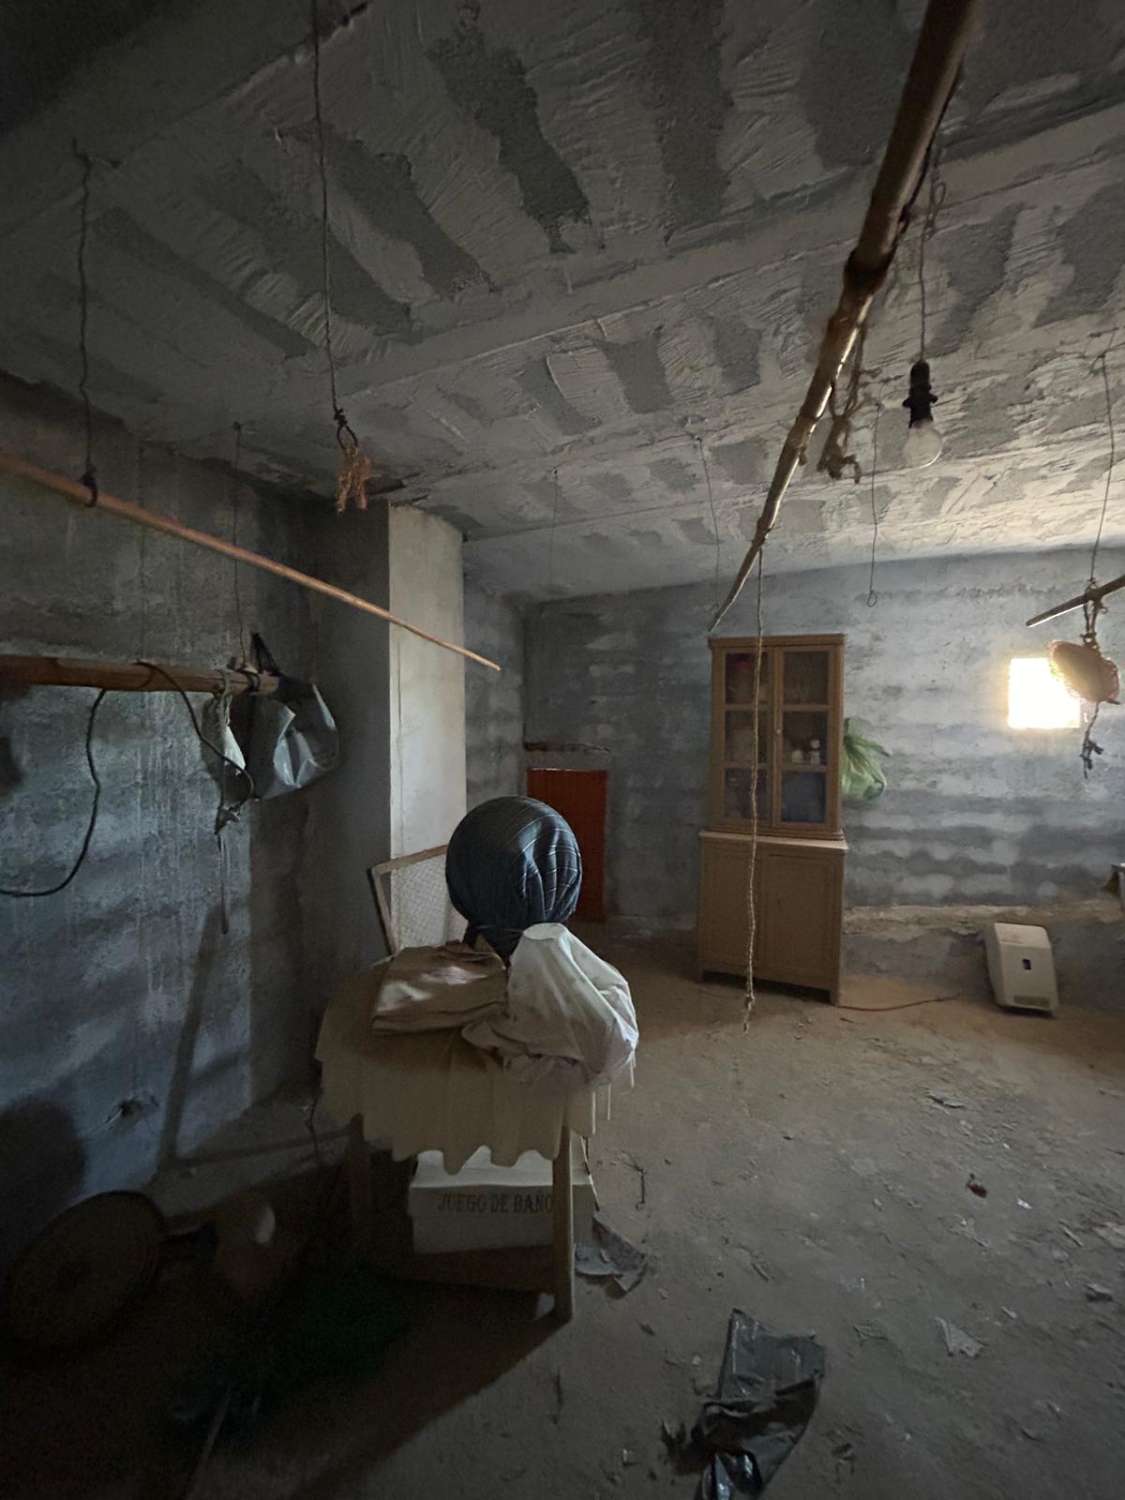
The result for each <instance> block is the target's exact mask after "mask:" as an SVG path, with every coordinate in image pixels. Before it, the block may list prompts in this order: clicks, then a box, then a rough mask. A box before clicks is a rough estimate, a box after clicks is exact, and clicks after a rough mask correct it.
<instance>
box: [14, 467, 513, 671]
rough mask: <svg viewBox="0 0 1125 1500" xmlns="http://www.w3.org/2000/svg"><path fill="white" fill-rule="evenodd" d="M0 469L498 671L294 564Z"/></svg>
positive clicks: (67, 482) (63, 485)
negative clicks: (375, 617)
mask: <svg viewBox="0 0 1125 1500" xmlns="http://www.w3.org/2000/svg"><path fill="white" fill-rule="evenodd" d="M0 472H4V473H8V474H17V475H19V477H20V478H21V479H30V480H31V481H32V482H33V483H34V484H38V485H41V486H42V487H43V488H44V489H47V490H53V491H54V492H55V494H57V495H62V496H63V498H64V499H66V500H70V501H71V502H73V503H74V504H75V505H80V506H82V507H83V508H84V509H91V510H102V511H108V512H109V514H110V515H114V516H121V517H122V518H123V519H124V520H126V521H135V522H136V523H137V525H138V526H147V527H148V528H149V529H150V530H152V531H163V532H165V533H166V534H167V535H168V536H175V537H179V539H180V541H182V542H190V543H191V544H192V545H193V546H195V547H206V548H207V550H208V551H209V552H220V553H222V555H223V556H224V557H231V558H234V560H235V561H236V562H241V563H245V564H246V565H247V567H250V568H260V569H261V571H262V572H263V573H272V574H273V575H274V576H275V577H276V578H286V579H288V580H289V582H290V583H296V584H300V586H301V587H302V588H304V589H311V590H312V592H313V593H315V594H324V595H325V596H326V597H327V598H329V599H335V600H337V601H338V602H339V603H340V604H347V605H350V606H351V608H352V609H359V610H362V611H363V612H364V613H365V614H369V615H377V616H378V618H379V619H380V620H386V621H387V623H388V624H389V625H397V626H398V628H399V629H400V630H408V631H409V632H410V634H411V635H416V636H418V637H419V638H420V639H421V640H423V641H429V642H430V643H431V645H434V646H440V647H441V648H442V650H443V651H452V652H454V653H455V654H456V655H457V656H463V657H465V659H466V660H467V661H475V662H479V664H480V665H481V666H482V667H491V669H492V671H494V672H499V671H500V664H499V662H494V661H490V660H489V658H488V657H487V656H478V655H477V653H476V652H475V651H470V650H469V649H468V647H467V646H457V645H454V643H453V642H452V641H443V640H442V638H441V637H440V636H437V635H431V634H430V633H429V631H426V630H420V629H419V628H418V626H417V625H409V624H407V622H406V621H405V620H400V619H399V617H398V616H397V615H392V614H391V612H390V610H386V609H383V608H382V607H381V606H380V605H378V604H372V603H371V601H370V600H369V599H362V598H360V596H359V595H358V594H351V593H349V592H348V590H347V589H341V588H337V587H336V585H335V584H334V583H325V582H324V580H323V578H314V577H312V575H311V574H309V573H301V572H298V570H297V569H296V568H289V567H286V565H285V564H284V563H279V562H274V561H273V559H272V558H269V557H263V556H262V554H261V553H260V552H251V551H250V550H249V549H248V548H246V547H239V546H237V545H236V544H235V543H234V542H224V541H223V539H222V538H221V537H217V536H212V535H211V534H210V532H207V531H196V529H195V528H194V527H193V526H184V525H182V524H181V523H180V522H179V521H174V520H173V519H172V518H171V516H162V515H161V514H160V512H159V511H154V510H147V509H146V508H145V507H144V506H143V505H134V504H133V502H132V501H131V500H121V499H119V498H118V497H117V496H116V495H110V494H107V493H106V491H105V490H99V492H98V499H97V504H96V505H93V506H92V505H91V504H90V494H89V491H88V490H87V489H86V487H85V485H82V484H79V483H78V482H77V480H74V479H68V478H67V477H66V476H65V475H63V474H55V473H53V472H52V471H51V470H50V469H41V468H40V467H39V466H38V465H37V464H32V463H28V462H27V460H26V459H23V458H18V457H17V456H16V455H15V454H14V453H3V452H0Z"/></svg>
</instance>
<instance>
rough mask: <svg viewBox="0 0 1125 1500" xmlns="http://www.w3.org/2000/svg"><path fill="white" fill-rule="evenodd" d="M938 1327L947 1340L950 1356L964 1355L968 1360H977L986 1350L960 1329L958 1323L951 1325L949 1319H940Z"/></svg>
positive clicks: (946, 1344) (946, 1345)
mask: <svg viewBox="0 0 1125 1500" xmlns="http://www.w3.org/2000/svg"><path fill="white" fill-rule="evenodd" d="M937 1322H938V1327H939V1328H940V1329H941V1331H942V1335H943V1337H944V1339H945V1347H946V1350H947V1352H948V1353H950V1354H964V1355H965V1356H966V1358H967V1359H976V1357H977V1355H978V1354H979V1353H980V1351H981V1350H982V1349H983V1348H984V1345H983V1344H982V1343H980V1342H979V1340H977V1339H975V1338H973V1336H972V1335H971V1334H969V1333H966V1332H965V1330H964V1329H963V1328H958V1327H957V1324H956V1323H950V1322H949V1320H948V1319H947V1318H938V1320H937Z"/></svg>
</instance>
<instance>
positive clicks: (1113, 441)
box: [1090, 339, 1117, 588]
mask: <svg viewBox="0 0 1125 1500" xmlns="http://www.w3.org/2000/svg"><path fill="white" fill-rule="evenodd" d="M1112 352H1113V340H1112V339H1111V340H1110V342H1109V345H1108V347H1107V348H1106V349H1105V350H1103V352H1102V353H1101V354H1099V355H1098V357H1097V359H1096V360H1095V361H1094V364H1095V367H1096V366H1097V365H1099V364H1100V365H1101V367H1102V385H1103V387H1104V388H1105V425H1106V429H1107V431H1108V433H1109V465H1108V467H1107V468H1106V471H1105V492H1104V493H1103V495H1102V513H1101V515H1100V516H1099V517H1098V529H1097V532H1096V533H1095V536H1094V545H1093V547H1092V549H1091V551H1090V587H1091V588H1092V587H1093V586H1094V584H1095V582H1096V579H1095V577H1094V575H1095V573H1096V572H1097V567H1098V548H1099V547H1100V546H1101V544H1102V531H1103V530H1104V529H1105V518H1106V511H1107V510H1108V509H1109V490H1110V485H1111V484H1112V483H1113V466H1114V464H1115V463H1116V462H1117V435H1116V433H1115V432H1114V430H1113V394H1112V392H1111V391H1110V388H1109V356H1110V355H1111V354H1112Z"/></svg>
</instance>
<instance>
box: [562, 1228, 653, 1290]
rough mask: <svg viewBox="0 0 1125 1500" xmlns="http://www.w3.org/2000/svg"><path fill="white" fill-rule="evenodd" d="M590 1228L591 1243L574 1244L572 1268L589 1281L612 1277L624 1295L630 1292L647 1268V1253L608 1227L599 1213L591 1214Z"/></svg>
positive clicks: (610, 1278)
mask: <svg viewBox="0 0 1125 1500" xmlns="http://www.w3.org/2000/svg"><path fill="white" fill-rule="evenodd" d="M591 1228H592V1230H593V1237H594V1242H593V1244H578V1245H576V1246H575V1247H574V1268H575V1270H576V1271H577V1272H578V1274H579V1276H586V1277H588V1278H589V1279H590V1280H591V1281H608V1280H612V1281H613V1282H615V1283H616V1285H617V1288H618V1290H619V1291H620V1292H621V1293H622V1294H623V1295H624V1294H625V1293H626V1292H631V1291H632V1290H633V1288H634V1287H635V1286H636V1285H637V1283H638V1282H639V1281H640V1280H641V1278H642V1277H643V1276H644V1274H645V1272H646V1271H647V1270H648V1256H647V1255H646V1254H645V1253H644V1251H643V1250H638V1249H637V1247H636V1245H631V1244H630V1243H629V1241H628V1240H627V1239H624V1238H623V1237H622V1236H621V1235H619V1234H618V1233H617V1231H616V1230H615V1229H611V1228H610V1227H609V1225H608V1224H607V1223H606V1222H605V1220H604V1219H603V1218H602V1216H601V1214H594V1216H593V1219H592V1221H591Z"/></svg>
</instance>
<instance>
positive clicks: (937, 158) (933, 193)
mask: <svg viewBox="0 0 1125 1500" xmlns="http://www.w3.org/2000/svg"><path fill="white" fill-rule="evenodd" d="M928 175H929V186H930V195H929V200H928V202H927V203H926V216H925V218H924V219H923V220H922V230H921V233H920V235H919V237H918V297H919V301H920V304H921V327H920V330H919V337H918V358H919V359H925V357H926V242H927V241H928V240H930V239H932V238H933V234H934V230H935V229H936V227H937V218H938V214H939V213H940V212H941V210H942V207H943V206H944V204H945V194H946V186H945V179H944V178H943V177H942V175H941V147H940V145H939V144H938V141H937V137H936V135H935V138H934V142H933V151H932V155H931V159H930V166H929V174H928Z"/></svg>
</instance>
